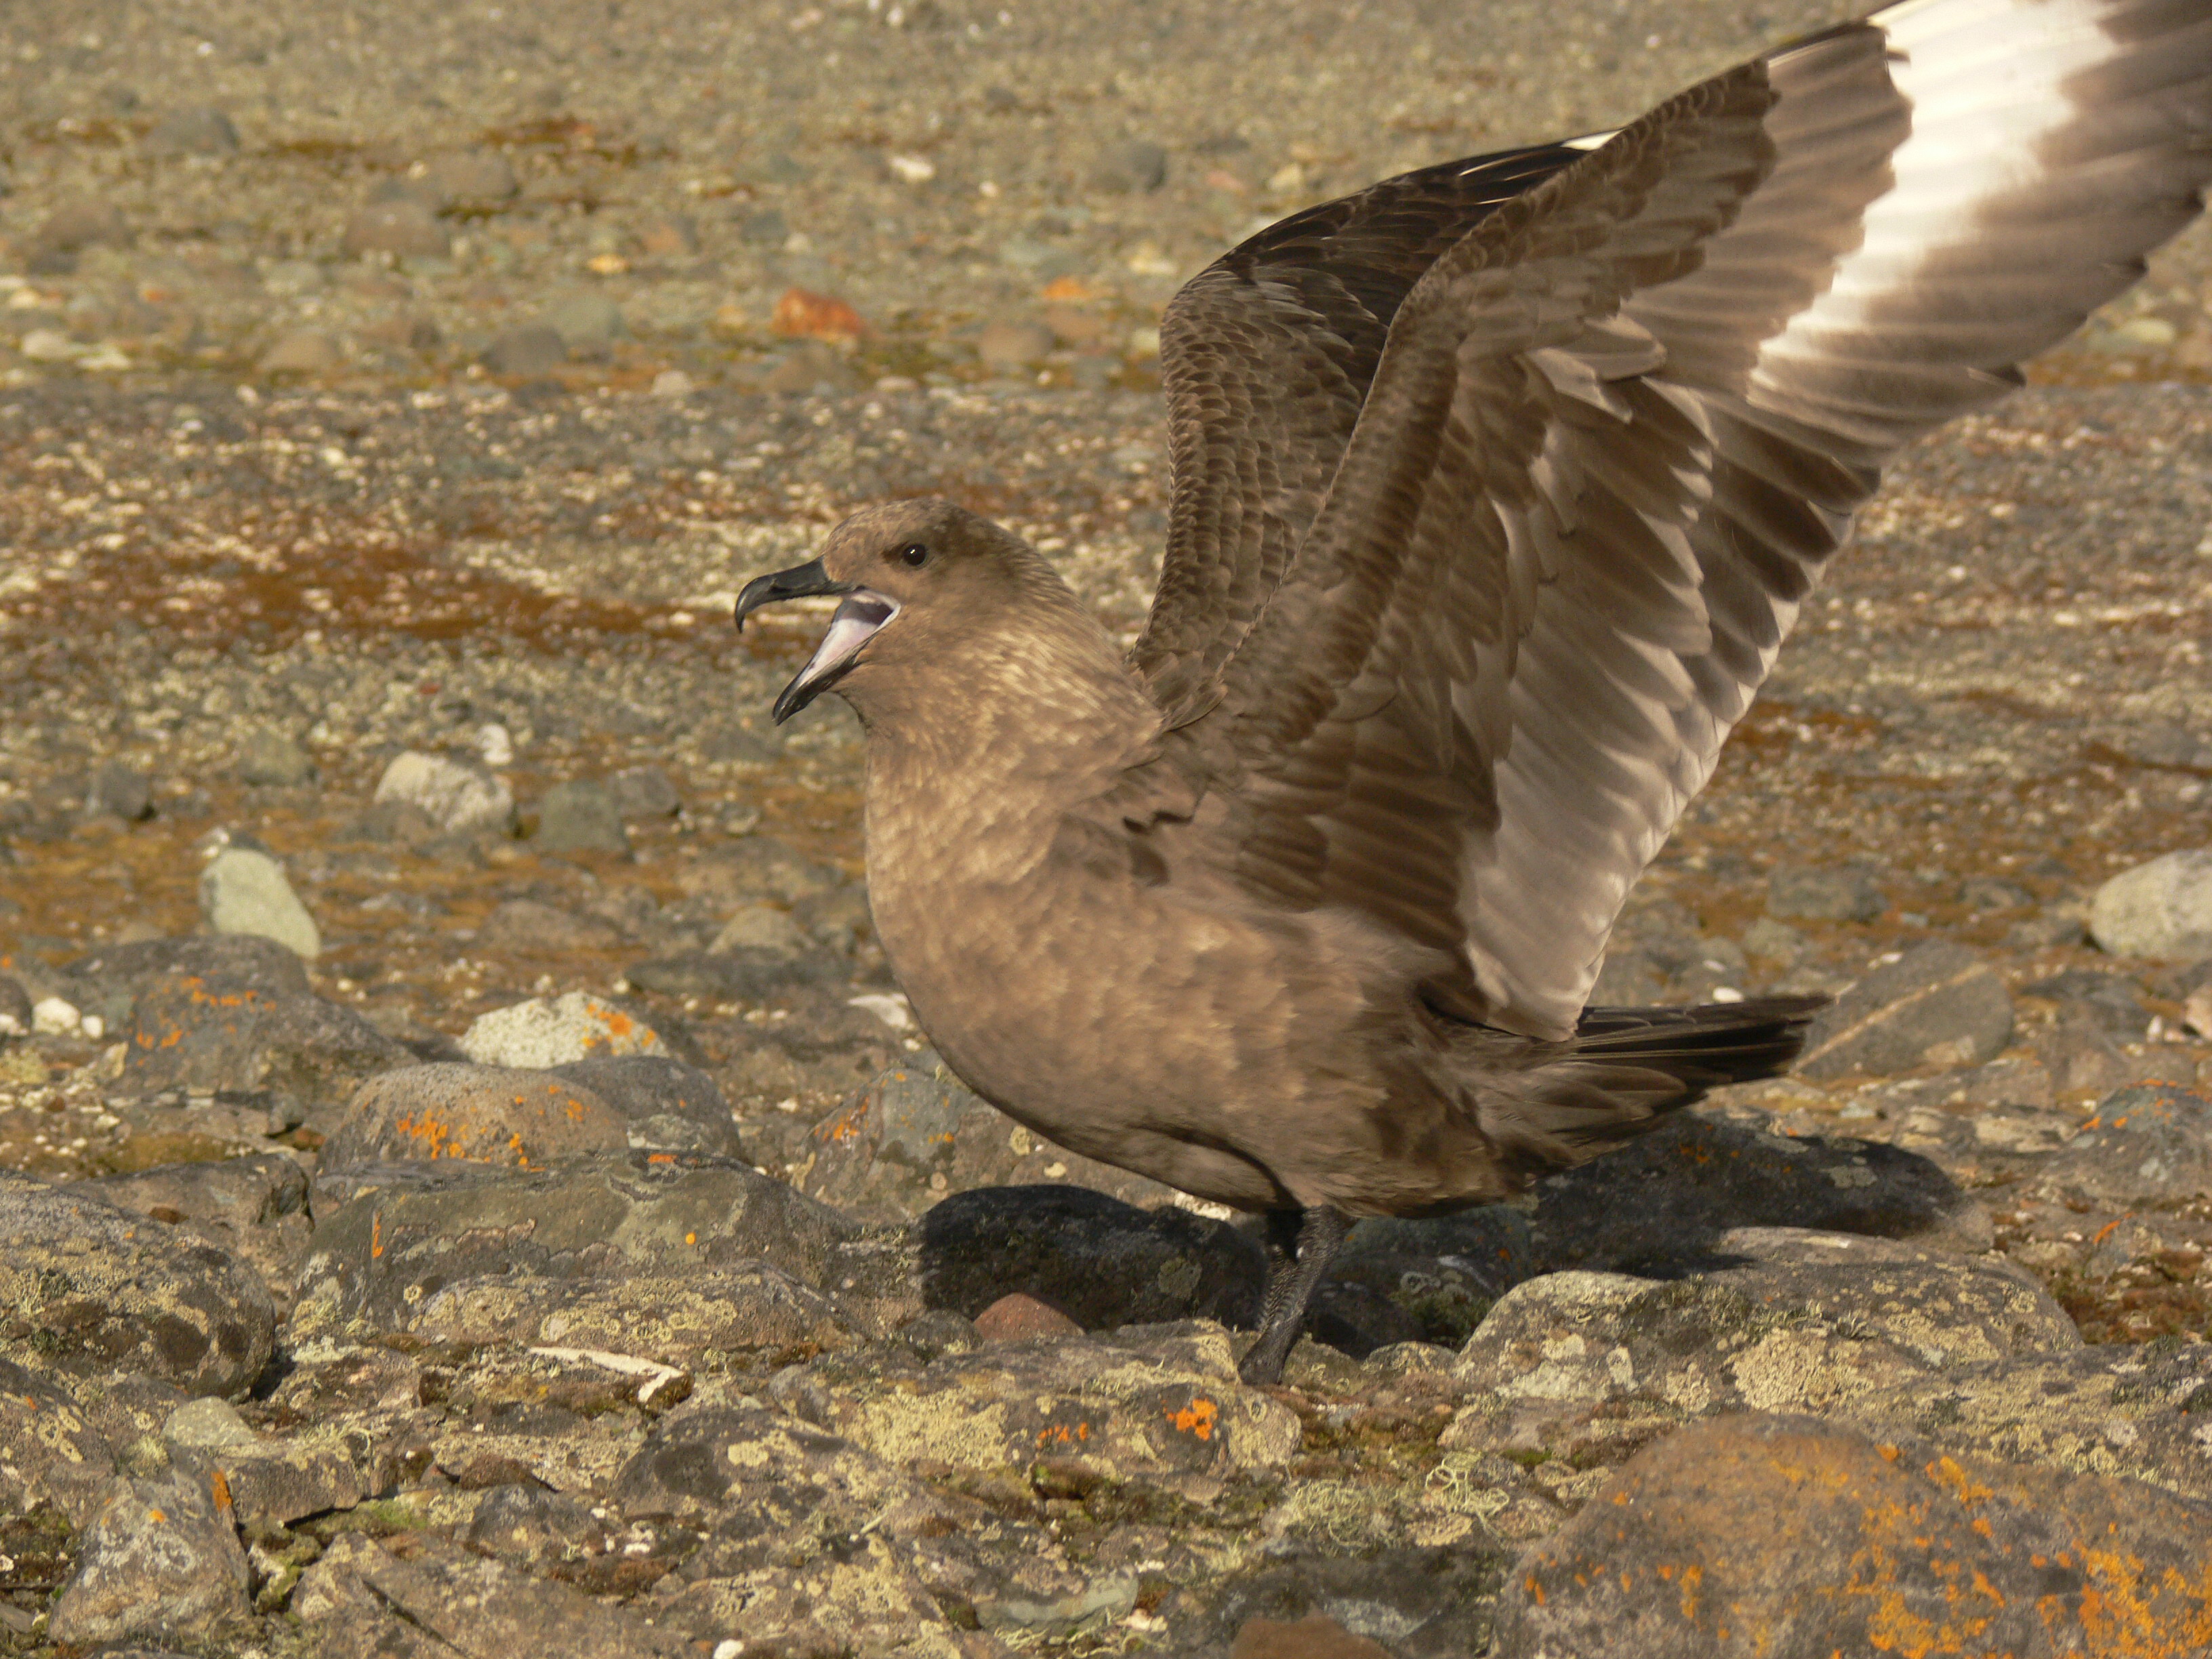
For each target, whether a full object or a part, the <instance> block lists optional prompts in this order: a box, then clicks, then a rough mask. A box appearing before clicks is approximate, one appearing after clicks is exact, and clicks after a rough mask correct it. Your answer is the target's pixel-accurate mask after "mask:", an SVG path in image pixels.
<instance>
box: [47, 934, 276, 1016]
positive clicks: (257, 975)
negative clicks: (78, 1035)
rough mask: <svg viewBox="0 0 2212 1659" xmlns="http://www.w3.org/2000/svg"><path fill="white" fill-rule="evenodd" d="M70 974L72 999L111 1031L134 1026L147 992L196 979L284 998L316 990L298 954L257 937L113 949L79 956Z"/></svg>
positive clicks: (162, 941) (159, 941) (156, 941)
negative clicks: (96, 1016)
mask: <svg viewBox="0 0 2212 1659" xmlns="http://www.w3.org/2000/svg"><path fill="white" fill-rule="evenodd" d="M66 971H67V977H68V979H69V981H70V991H69V996H70V1000H71V1001H72V1002H75V1003H76V1005H77V1006H79V1007H80V1008H82V1009H83V1010H84V1012H87V1013H96V1014H99V1015H100V1017H101V1018H104V1019H106V1022H107V1024H108V1026H109V1028H110V1029H111V1030H120V1029H122V1028H123V1027H125V1026H127V1025H129V1024H131V1014H132V1011H133V1010H134V1009H135V1008H136V1007H137V1001H138V999H139V997H140V996H141V995H142V994H144V993H145V992H147V991H149V990H152V989H155V988H157V987H161V986H162V985H164V984H174V983H179V982H181V981H185V980H187V979H191V978H194V977H197V978H200V979H204V980H210V981H216V980H220V981H224V982H226V983H227V984H230V985H234V986H240V987H244V986H251V987H253V988H254V989H256V990H260V991H266V992H270V993H271V994H277V995H283V996H306V995H307V994H309V993H310V991H311V990H312V988H313V987H311V986H310V985H309V983H308V981H307V969H306V968H305V967H303V966H302V965H301V962H300V958H299V956H298V954H297V953H296V952H295V951H289V950H287V949H286V948H285V947H284V946H283V945H279V944H278V943H276V940H274V939H260V938H257V937H255V936H254V935H252V934H251V933H234V934H228V935H224V934H215V935H200V936H198V937H196V938H190V939H146V940H143V941H141V942H140V943H138V944H136V945H109V946H108V947H107V948H106V949H105V950H101V951H92V952H90V953H89V954H88V955H85V956H82V957H78V958H77V959H76V961H74V962H72V963H70V964H69V967H68V969H67V970H66Z"/></svg>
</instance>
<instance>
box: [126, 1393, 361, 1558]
mask: <svg viewBox="0 0 2212 1659" xmlns="http://www.w3.org/2000/svg"><path fill="white" fill-rule="evenodd" d="M161 1439H162V1441H163V1443H164V1444H165V1445H166V1446H167V1448H168V1452H169V1462H170V1465H171V1467H172V1468H174V1469H176V1470H178V1471H179V1472H180V1473H184V1474H191V1475H193V1476H196V1477H197V1478H199V1479H202V1480H205V1481H206V1482H207V1483H208V1486H209V1489H210V1491H213V1490H215V1489H216V1480H217V1477H218V1476H220V1478H221V1482H222V1491H223V1492H225V1493H226V1494H227V1495H228V1499H229V1503H230V1506H231V1509H232V1510H233V1511H234V1515H235V1516H236V1518H237V1521H238V1523H239V1524H240V1526H242V1527H245V1528H247V1529H248V1530H249V1531H254V1530H264V1529H266V1528H269V1527H271V1526H282V1525H283V1524H284V1523H285V1522H290V1521H297V1520H299V1519H301V1517H302V1516H310V1515H320V1514H322V1513H324V1512H325V1510H343V1509H351V1508H352V1507H353V1506H354V1505H355V1504H358V1503H360V1502H361V1501H362V1498H366V1497H367V1496H368V1483H367V1482H366V1481H365V1480H363V1479H362V1472H361V1470H360V1469H359V1468H357V1467H356V1464H355V1462H354V1460H353V1458H352V1457H351V1456H350V1455H348V1454H347V1453H346V1452H345V1451H344V1450H342V1449H340V1448H339V1447H338V1446H337V1445H334V1444H331V1443H327V1442H325V1443H317V1442H315V1441H313V1440H312V1439H310V1440H295V1439H292V1438H291V1437H286V1436H268V1435H262V1434H258V1433H256V1432H255V1431H253V1429H252V1428H251V1427H250V1426H248V1425H247V1424H246V1422H245V1420H244V1419H241V1418H240V1416H239V1414H238V1413H237V1412H236V1410H234V1408H233V1407H231V1406H229V1405H228V1404H227V1403H226V1402H224V1401H220V1400H195V1401H191V1402H190V1403H189V1404H187V1405H185V1406H180V1407H178V1408H177V1409H176V1410H175V1411H173V1412H172V1413H169V1419H168V1421H167V1423H165V1424H164V1425H162V1428H161Z"/></svg>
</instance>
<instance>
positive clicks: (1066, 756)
mask: <svg viewBox="0 0 2212 1659" xmlns="http://www.w3.org/2000/svg"><path fill="white" fill-rule="evenodd" d="M929 679H930V684H931V686H932V688H933V690H935V691H936V692H937V694H938V696H935V697H933V699H931V700H930V701H929V702H928V703H927V706H923V705H922V704H921V703H919V702H917V703H915V704H913V705H911V706H909V705H908V704H907V703H906V702H904V701H903V700H902V699H901V698H899V697H898V696H896V694H893V695H891V696H878V695H875V691H876V689H875V688H870V689H869V690H870V695H868V696H866V698H865V699H861V698H855V699H854V703H855V707H856V708H859V710H860V716H861V719H862V720H863V722H864V723H865V724H866V726H867V731H868V833H869V839H870V842H871V854H870V855H871V858H874V857H875V856H876V854H877V851H878V844H879V843H880V844H881V846H882V850H884V851H890V850H891V849H892V848H894V847H897V848H906V849H919V848H921V847H923V846H925V845H931V846H935V847H937V848H963V849H964V850H963V852H962V854H961V855H960V856H961V859H962V861H963V862H966V861H969V860H971V859H972V860H975V861H976V862H977V863H978V865H979V868H980V867H988V868H991V869H994V870H996V871H997V872H1000V875H1001V876H1006V875H1011V874H1012V872H1016V871H1018V870H1020V869H1024V868H1026V867H1029V866H1030V865H1031V864H1032V863H1033V862H1034V861H1035V860H1037V859H1039V858H1041V857H1042V855H1043V852H1044V850H1045V848H1048V846H1049V844H1050V842H1051V840H1052V837H1053V835H1054V833H1055V830H1056V828H1057V823H1058V820H1059V817H1060V814H1061V813H1062V812H1064V811H1066V810H1067V809H1068V808H1069V807H1071V806H1073V805H1077V804H1078V803H1079V802H1081V801H1084V800H1087V799H1091V798H1092V797H1094V796H1096V795H1097V794H1098V793H1100V792H1101V791H1102V790H1103V789H1105V788H1106V787H1109V785H1110V784H1111V782H1112V781H1113V780H1114V778H1115V777H1116V776H1117V775H1119V774H1120V773H1121V771H1122V770H1123V769H1126V768H1127V767H1128V766H1130V765H1131V764H1133V763H1135V762H1136V761H1137V760H1139V759H1140V758H1141V757H1143V756H1144V755H1145V754H1146V752H1147V751H1148V750H1149V749H1150V748H1151V746H1152V744H1153V742H1154V741H1155V740H1156V739H1157V738H1158V734H1159V727H1160V713H1159V709H1158V707H1157V706H1156V705H1155V704H1154V703H1153V702H1152V700H1151V699H1150V698H1149V697H1147V696H1146V695H1145V692H1144V690H1143V689H1142V688H1141V687H1140V686H1139V684H1138V683H1137V681H1136V680H1135V678H1133V676H1132V675H1131V674H1130V672H1129V671H1128V669H1127V667H1126V666H1125V665H1123V663H1122V661H1121V656H1120V653H1118V652H1116V651H1115V647H1114V643H1113V641H1112V640H1111V639H1110V638H1109V636H1108V635H1107V634H1106V631H1105V630H1104V629H1103V628H1101V627H1100V626H1099V625H1098V623H1097V622H1096V621H1094V620H1093V619H1092V618H1091V617H1090V616H1089V615H1088V614H1087V613H1085V611H1082V610H1081V609H1080V608H1079V606H1078V605H1076V604H1075V602H1074V600H1073V597H1072V596H1071V597H1070V599H1069V600H1068V602H1067V603H1066V605H1064V606H1060V605H1054V606H1049V607H1040V608H1039V610H1038V611H1032V612H1031V613H1030V614H1029V615H1027V616H1024V617H1023V618H1022V619H1021V621H1020V623H1019V625H1018V626H1011V627H1008V628H1006V629H993V630H991V631H990V632H988V633H986V634H981V635H968V636H966V637H963V638H962V639H960V640H958V641H955V642H951V643H949V645H948V647H947V649H946V651H945V653H944V654H943V655H942V656H941V657H940V658H939V659H938V661H937V663H936V665H935V666H934V671H933V672H932V674H931V675H930V677H929Z"/></svg>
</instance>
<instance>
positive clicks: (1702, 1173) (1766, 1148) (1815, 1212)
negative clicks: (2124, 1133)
mask: <svg viewBox="0 0 2212 1659" xmlns="http://www.w3.org/2000/svg"><path fill="white" fill-rule="evenodd" d="M1736 1227H1817V1228H1822V1229H1825V1230H1826V1231H1832V1232H1848V1233H1863V1234H1867V1235H1869V1236H1871V1237H1879V1238H1897V1239H1906V1240H1911V1241H1913V1242H1915V1243H1920V1244H1923V1245H1927V1246H1932V1247H1935V1248H1939V1249H1965V1250H1984V1249H1988V1248H1989V1246H1990V1237H1991V1231H1992V1230H1991V1225H1990V1215H1989V1212H1988V1211H1987V1210H1986V1209H1984V1207H1983V1206H1982V1205H1981V1204H1980V1203H1979V1202H1978V1200H1975V1199H1974V1198H1972V1196H1971V1195H1969V1194H1966V1193H1964V1192H1961V1191H1960V1188H1959V1187H1958V1184H1957V1183H1956V1182H1954V1181H1953V1180H1952V1178H1951V1177H1950V1176H1948V1175H1946V1174H1945V1173H1944V1172H1943V1170H1942V1169H1941V1168H1940V1167H1939V1166H1938V1165H1936V1164H1934V1163H1931V1162H1930V1161H1929V1159H1927V1158H1923V1157H1920V1156H1919V1155H1918V1154H1917V1153H1913V1152H1905V1151H1904V1150H1902V1149H1900V1148H1899V1147H1895V1146H1885V1145H1882V1144H1881V1143H1880V1142H1873V1141H1863V1140H1845V1139H1826V1138H1823V1137H1820V1136H1815V1135H1806V1136H1802V1137H1801V1136H1796V1135H1778V1134H1771V1133H1765V1132H1763V1131H1761V1130H1759V1129H1754V1128H1749V1127H1743V1126H1741V1125H1739V1124H1735V1123H1730V1122H1726V1121H1719V1120H1717V1119H1715V1118H1712V1117H1709V1116H1706V1115H1703V1114H1701V1113H1697V1112H1690V1113H1685V1114H1682V1115H1680V1116H1678V1117H1676V1118H1675V1119H1674V1121H1671V1122H1669V1123H1667V1124H1665V1125H1662V1127H1659V1128H1657V1129H1655V1130H1653V1131H1652V1132H1651V1133H1650V1134H1648V1135H1644V1136H1643V1137H1642V1138H1641V1139H1638V1140H1635V1141H1633V1142H1632V1143H1631V1144H1630V1145H1628V1146H1625V1147H1623V1148H1621V1149H1620V1151H1618V1152H1608V1153H1607V1154H1606V1155H1605V1156H1604V1157H1602V1158H1595V1159H1593V1160H1592V1161H1591V1162H1589V1163H1588V1164H1583V1165H1582V1166H1581V1167H1580V1168H1578V1169H1574V1170H1567V1171H1565V1173H1563V1174H1560V1175H1557V1176H1552V1177H1551V1178H1550V1179H1549V1180H1547V1181H1546V1182H1543V1183H1542V1184H1541V1185H1540V1186H1539V1187H1538V1188H1537V1189H1536V1213H1535V1217H1534V1250H1535V1255H1536V1258H1537V1260H1538V1261H1539V1262H1540V1263H1541V1264H1542V1265H1543V1266H1544V1267H1547V1268H1553V1269H1555V1268H1559V1267H1615V1268H1620V1269H1623V1270H1626V1271H1629V1272H1635V1271H1638V1270H1639V1269H1640V1268H1642V1267H1647V1266H1652V1265H1655V1264H1662V1263H1665V1262H1667V1261H1672V1260H1674V1259H1677V1258H1680V1257H1682V1256H1692V1257H1694V1256H1696V1255H1699V1254H1700V1253H1702V1252H1705V1251H1708V1250H1710V1249H1711V1248H1712V1247H1713V1246H1714V1244H1715V1243H1716V1242H1717V1240H1718V1239H1719V1238H1720V1237H1721V1236H1722V1235H1723V1234H1724V1233H1726V1232H1727V1231H1729V1230H1730V1229H1732V1228H1736Z"/></svg>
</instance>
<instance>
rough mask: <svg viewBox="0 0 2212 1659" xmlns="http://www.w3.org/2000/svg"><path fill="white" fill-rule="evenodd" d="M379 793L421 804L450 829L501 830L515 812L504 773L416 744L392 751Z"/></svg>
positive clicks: (384, 797)
mask: <svg viewBox="0 0 2212 1659" xmlns="http://www.w3.org/2000/svg"><path fill="white" fill-rule="evenodd" d="M376 799H379V800H380V801H386V800H397V801H405V802H407V803H409V804H410V805H415V806H419V807H421V808H422V810H423V811H425V812H427V813H428V814H429V815H430V817H431V818H432V820H433V821H434V822H435V823H437V825H438V827H439V828H440V829H446V830H450V831H458V830H465V829H504V828H506V826H507V820H508V819H509V818H511V817H513V816H514V792H513V790H512V789H509V788H508V787H507V780H506V779H504V778H501V777H495V776H493V775H491V774H490V773H489V772H479V771H477V769H475V768H474V767H471V766H464V765H462V764H461V763H459V761H453V760H447V758H446V757H444V756H443V755H426V754H423V753H422V751H421V750H415V749H410V750H407V751H406V752H405V753H404V754H401V755H395V756H394V757H392V764H391V765H389V766H387V767H386V768H385V769H384V775H383V776H382V777H381V778H379V779H378V780H377V782H376Z"/></svg>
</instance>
